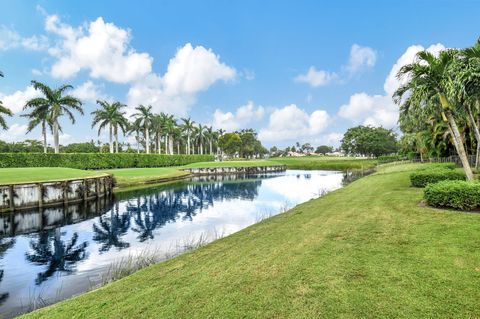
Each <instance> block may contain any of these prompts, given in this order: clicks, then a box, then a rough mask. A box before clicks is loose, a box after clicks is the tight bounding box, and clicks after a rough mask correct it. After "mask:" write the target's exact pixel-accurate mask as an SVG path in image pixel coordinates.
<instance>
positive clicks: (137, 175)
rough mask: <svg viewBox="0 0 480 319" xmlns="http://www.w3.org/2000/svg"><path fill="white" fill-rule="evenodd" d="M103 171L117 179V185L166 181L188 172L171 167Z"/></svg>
mask: <svg viewBox="0 0 480 319" xmlns="http://www.w3.org/2000/svg"><path fill="white" fill-rule="evenodd" d="M103 172H105V173H109V174H113V176H114V177H115V180H116V181H117V187H130V186H135V185H142V184H151V183H159V182H167V181H171V180H175V179H178V178H181V177H184V176H188V175H189V173H188V172H185V171H181V170H178V169H177V168H173V167H158V168H123V169H111V170H106V171H103Z"/></svg>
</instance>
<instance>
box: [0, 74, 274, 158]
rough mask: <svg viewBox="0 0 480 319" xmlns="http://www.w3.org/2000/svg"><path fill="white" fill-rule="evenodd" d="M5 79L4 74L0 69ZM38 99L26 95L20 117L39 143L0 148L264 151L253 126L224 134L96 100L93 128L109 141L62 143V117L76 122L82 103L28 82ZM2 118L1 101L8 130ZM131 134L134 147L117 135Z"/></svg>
mask: <svg viewBox="0 0 480 319" xmlns="http://www.w3.org/2000/svg"><path fill="white" fill-rule="evenodd" d="M0 75H1V76H2V77H3V74H1V73H0ZM32 86H33V87H34V88H35V90H37V91H39V92H40V93H41V96H40V97H36V98H33V99H30V100H28V101H27V102H26V104H25V106H24V113H23V114H22V115H21V116H23V117H25V118H27V119H28V133H30V132H31V131H32V130H34V129H35V128H37V127H39V128H40V130H41V134H42V141H40V142H39V141H36V140H31V139H29V140H25V141H24V142H18V143H6V142H1V141H0V151H1V152H42V151H43V152H44V153H47V152H55V153H59V152H66V153H73V152H81V153H91V152H110V153H118V152H137V153H140V152H145V153H147V154H150V153H157V154H169V155H172V154H211V155H214V154H217V155H220V154H222V155H228V156H236V157H247V158H250V157H260V156H263V155H264V154H266V153H268V150H267V149H265V148H264V147H263V146H262V144H261V142H260V141H259V140H258V138H257V133H256V132H255V131H254V130H252V129H245V130H241V131H236V132H230V133H226V132H225V131H224V130H222V129H220V130H214V129H213V128H212V127H211V126H207V125H202V124H197V123H195V121H193V120H192V119H191V118H181V119H177V118H175V117H174V116H173V115H171V114H166V113H163V112H161V113H158V114H157V113H154V112H153V111H152V106H149V105H139V106H137V107H136V108H135V111H136V113H134V114H133V115H132V116H130V117H127V116H126V112H125V108H126V105H125V104H123V103H121V102H119V101H104V100H98V101H97V104H98V109H97V110H95V111H94V112H92V114H91V115H92V117H93V118H92V128H94V127H96V128H97V129H98V135H99V136H100V134H101V132H102V131H103V130H105V131H107V133H108V139H109V141H108V145H105V144H103V143H102V142H98V143H95V142H93V141H91V142H87V143H74V144H69V145H66V146H62V145H60V140H59V133H60V132H62V131H63V129H62V126H61V125H60V119H61V118H62V117H67V118H68V119H69V120H70V121H71V123H72V124H74V123H75V120H76V114H75V113H78V114H80V115H83V114H84V112H83V108H82V102H81V101H80V100H79V99H78V98H76V97H74V96H72V95H68V91H69V90H71V89H73V87H72V86H71V85H62V86H60V87H58V88H51V87H49V86H47V85H46V84H44V83H41V82H38V81H32ZM6 116H12V112H11V111H10V109H8V108H7V107H6V106H3V104H2V102H1V101H0V128H1V129H7V128H8V127H7V123H6V120H5V117H6ZM49 131H50V132H51V133H52V135H53V146H50V145H48V143H47V135H48V132H49ZM121 135H123V136H124V137H127V136H133V137H134V139H135V145H131V144H130V143H128V142H123V143H122V142H121V141H120V136H121Z"/></svg>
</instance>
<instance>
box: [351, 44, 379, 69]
mask: <svg viewBox="0 0 480 319" xmlns="http://www.w3.org/2000/svg"><path fill="white" fill-rule="evenodd" d="M376 61H377V52H376V51H375V50H374V49H372V48H369V47H362V46H360V45H358V44H354V45H352V47H351V49H350V57H349V59H348V64H347V65H346V66H345V69H346V70H347V71H348V73H349V74H350V75H353V74H356V73H358V72H361V71H363V70H364V69H366V68H371V67H373V66H374V65H375V62H376Z"/></svg>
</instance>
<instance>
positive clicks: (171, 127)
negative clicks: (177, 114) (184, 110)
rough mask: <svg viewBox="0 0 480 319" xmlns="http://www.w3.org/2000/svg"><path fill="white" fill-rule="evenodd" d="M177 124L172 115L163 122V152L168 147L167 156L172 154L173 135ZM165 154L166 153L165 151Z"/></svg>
mask: <svg viewBox="0 0 480 319" xmlns="http://www.w3.org/2000/svg"><path fill="white" fill-rule="evenodd" d="M176 126H177V123H176V122H175V118H174V117H173V115H167V116H166V117H165V119H164V122H163V130H164V131H165V138H166V140H165V150H166V149H167V145H168V154H170V155H172V154H173V135H174V133H175V129H176ZM165 152H166V151H165Z"/></svg>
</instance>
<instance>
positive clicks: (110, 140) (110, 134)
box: [109, 124, 113, 154]
mask: <svg viewBox="0 0 480 319" xmlns="http://www.w3.org/2000/svg"><path fill="white" fill-rule="evenodd" d="M112 131H113V129H112V124H110V130H109V146H110V154H112V153H113V137H112V134H113V132H112Z"/></svg>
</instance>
